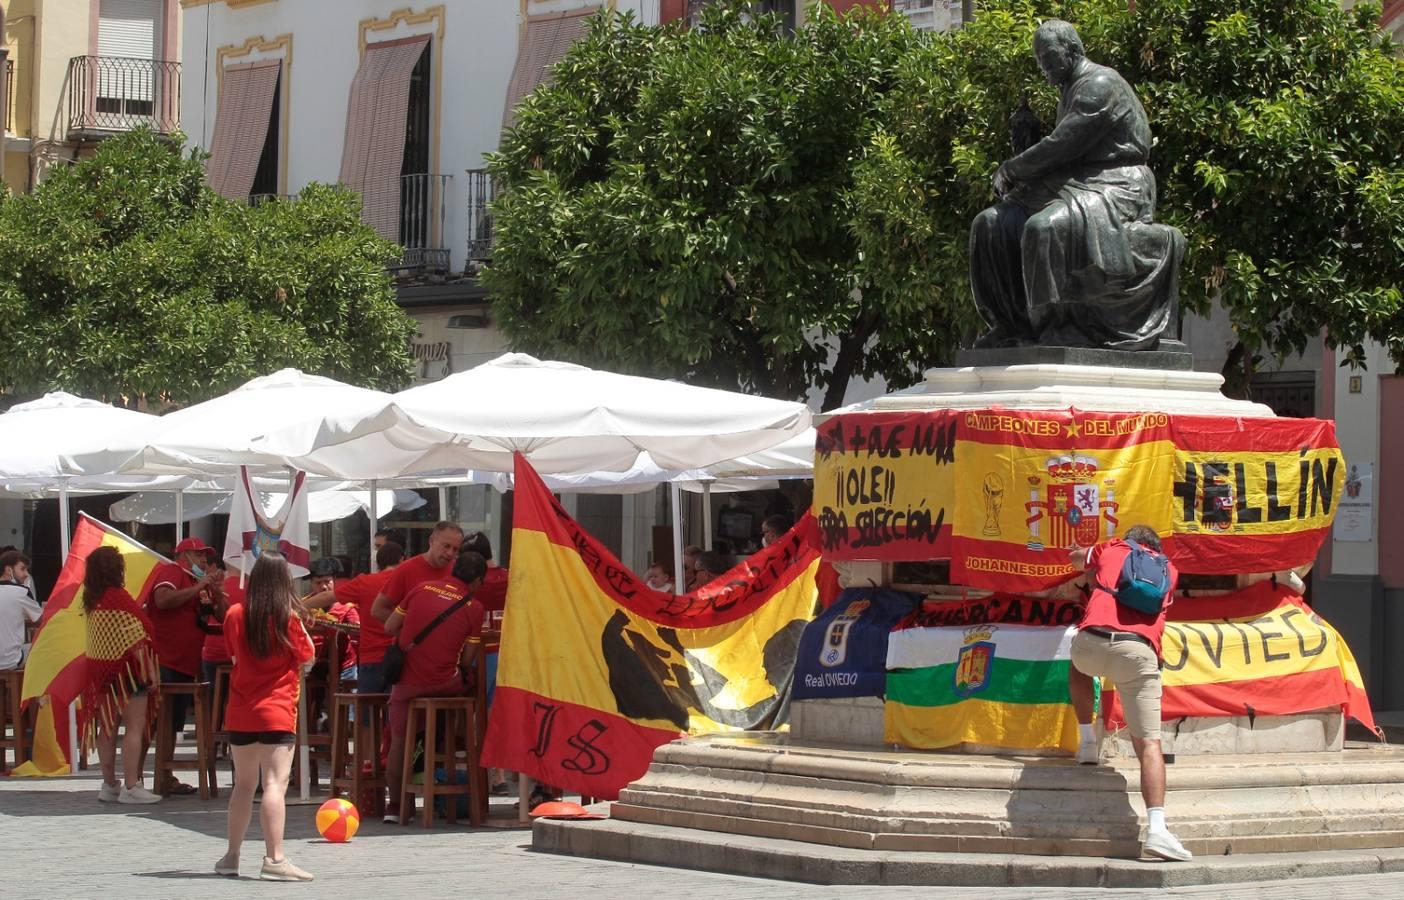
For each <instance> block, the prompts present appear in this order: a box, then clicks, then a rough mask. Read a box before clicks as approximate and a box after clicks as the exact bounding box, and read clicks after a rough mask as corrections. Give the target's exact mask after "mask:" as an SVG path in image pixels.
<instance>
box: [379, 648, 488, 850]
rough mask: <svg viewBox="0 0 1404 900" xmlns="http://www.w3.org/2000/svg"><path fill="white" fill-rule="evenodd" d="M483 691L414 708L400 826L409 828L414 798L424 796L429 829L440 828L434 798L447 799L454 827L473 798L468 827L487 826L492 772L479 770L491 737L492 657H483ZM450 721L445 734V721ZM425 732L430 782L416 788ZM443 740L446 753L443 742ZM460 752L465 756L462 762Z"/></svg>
mask: <svg viewBox="0 0 1404 900" xmlns="http://www.w3.org/2000/svg"><path fill="white" fill-rule="evenodd" d="M476 670H477V687H476V690H475V691H474V692H473V694H472V695H471V696H468V697H416V698H414V699H413V700H411V701H410V703H409V717H408V721H407V723H406V726H405V744H406V746H405V758H404V761H403V762H402V764H401V768H400V773H401V777H400V796H399V798H398V799H399V801H400V821H401V823H403V824H406V825H408V824H409V820H410V815H411V814H412V813H413V812H414V795H415V794H423V795H424V812H423V817H422V821H423V824H424V827H425V828H429V827H430V826H431V825H433V824H434V798H435V797H445V798H447V799H446V800H445V802H444V818H445V819H446V820H447V821H448V823H449V824H450V825H453V824H455V823H456V822H457V821H458V812H457V806H458V804H457V802H456V800H455V799H454V798H456V797H458V796H459V795H466V796H467V797H468V821H469V822H470V823H472V824H473V825H482V824H483V822H484V821H486V820H487V815H488V784H487V770H486V769H484V768H483V767H482V766H481V765H479V762H478V760H479V754H480V751H481V750H482V742H483V735H484V734H485V733H486V731H487V654H485V653H483V652H481V651H480V652H479V653H478V654H477V665H476ZM440 715H442V716H443V717H444V727H443V730H442V732H440V729H439V716H440ZM421 722H422V723H423V726H422V727H423V730H424V782H423V784H414V783H413V781H412V778H413V775H414V750H413V742H414V736H415V735H416V734H418V732H419V729H420V724H419V723H421ZM441 736H442V738H443V748H442V749H440V747H439V738H440V737H441ZM460 751H461V753H462V756H460ZM460 767H462V768H463V769H464V770H465V771H466V775H467V778H466V781H465V783H463V784H459V783H458V771H459V768H460ZM440 768H442V769H443V770H444V783H443V784H438V783H437V781H436V780H435V778H434V774H435V772H436V770H438V769H440Z"/></svg>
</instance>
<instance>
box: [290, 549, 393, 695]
mask: <svg viewBox="0 0 1404 900" xmlns="http://www.w3.org/2000/svg"><path fill="white" fill-rule="evenodd" d="M404 558H405V550H404V548H403V547H401V546H400V545H399V544H397V543H395V542H394V541H387V542H385V543H384V544H382V545H381V547H380V549H379V550H377V551H375V567H376V569H377V570H378V571H375V572H371V573H369V574H367V575H357V576H356V577H355V578H352V579H351V580H350V581H339V582H337V583H336V586H335V587H334V588H332V590H330V591H323V592H322V593H320V594H314V595H313V596H311V597H309V598H308V599H307V600H306V601H304V604H303V605H305V606H307V607H308V608H309V609H326V608H329V607H330V606H331V605H332V604H333V603H343V604H346V605H347V606H352V607H355V609H356V614H357V615H358V616H359V617H360V622H361V631H360V634H359V636H358V637H357V638H356V693H358V694H383V693H385V691H386V690H387V686H386V684H385V676H384V674H383V673H382V671H381V662H382V661H383V660H384V659H385V648H386V647H389V646H390V643H391V639H390V636H389V635H387V634H386V633H385V626H384V624H383V623H382V622H381V621H380V620H379V619H377V618H376V617H375V616H373V615H371V606H372V604H373V603H374V602H375V598H376V597H378V596H380V592H381V591H382V590H383V589H384V587H385V582H386V581H387V580H388V579H389V578H390V576H391V574H392V573H393V572H394V571H395V569H396V568H397V567H398V566H399V565H400V563H401V561H403V560H404Z"/></svg>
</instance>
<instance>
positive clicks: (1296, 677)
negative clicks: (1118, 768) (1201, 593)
mask: <svg viewBox="0 0 1404 900" xmlns="http://www.w3.org/2000/svg"><path fill="white" fill-rule="evenodd" d="M1168 619H1169V621H1168V622H1167V623H1166V625H1165V635H1164V638H1163V640H1162V642H1161V658H1162V659H1163V660H1164V661H1165V665H1164V668H1163V669H1162V670H1161V673H1160V676H1161V682H1162V684H1163V693H1162V697H1161V701H1160V709H1161V718H1162V719H1164V720H1166V721H1169V720H1171V719H1178V718H1180V717H1182V716H1287V715H1293V714H1296V713H1303V712H1311V711H1312V710H1318V709H1330V708H1339V709H1341V710H1342V711H1343V712H1344V713H1345V714H1346V715H1348V716H1350V717H1351V718H1353V719H1356V720H1358V721H1359V722H1361V723H1362V724H1363V725H1365V726H1366V727H1367V728H1369V729H1371V730H1374V729H1375V717H1374V715H1373V714H1372V713H1371V711H1370V700H1369V697H1367V696H1366V694H1365V682H1364V679H1363V678H1362V677H1361V675H1360V667H1359V666H1357V665H1356V663H1355V657H1354V656H1353V655H1352V654H1351V652H1350V648H1349V647H1347V646H1346V642H1345V640H1344V639H1343V638H1342V637H1341V636H1340V634H1339V633H1338V632H1337V631H1336V629H1334V628H1332V627H1331V625H1330V623H1328V622H1327V621H1326V620H1325V619H1323V618H1321V617H1320V616H1319V615H1317V614H1316V613H1314V612H1313V611H1312V610H1311V607H1309V606H1307V605H1306V603H1304V602H1303V601H1302V598H1301V596H1300V595H1298V594H1296V593H1294V592H1293V591H1291V590H1289V589H1288V588H1286V587H1278V586H1274V585H1273V584H1272V583H1271V582H1269V581H1263V582H1259V583H1257V584H1255V585H1252V586H1251V587H1247V588H1245V589H1243V590H1241V591H1236V592H1234V593H1232V594H1228V595H1223V596H1217V597H1196V598H1193V599H1183V598H1182V599H1177V600H1176V601H1175V603H1174V605H1172V606H1171V607H1170V612H1169V614H1168ZM1106 696H1107V698H1108V699H1107V702H1105V703H1104V704H1103V713H1104V716H1105V718H1106V721H1107V724H1108V725H1109V726H1115V727H1119V726H1120V725H1121V723H1122V721H1123V720H1122V718H1121V707H1120V705H1119V704H1118V703H1117V702H1116V692H1115V691H1110V692H1109V693H1108V694H1107V695H1106Z"/></svg>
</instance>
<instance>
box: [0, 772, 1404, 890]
mask: <svg viewBox="0 0 1404 900" xmlns="http://www.w3.org/2000/svg"><path fill="white" fill-rule="evenodd" d="M97 786H98V779H97V777H96V776H95V775H89V774H83V775H80V776H77V777H73V778H57V779H47V780H33V779H20V778H0V897H4V898H6V900H28V898H68V897H73V898H97V897H103V898H127V897H131V898H141V900H159V898H167V897H170V898H177V897H178V898H183V900H190V898H200V900H206V898H208V900H218V898H225V897H248V896H272V895H276V894H283V893H289V894H300V895H302V896H316V897H335V898H360V897H375V898H380V900H401V898H405V900H408V898H417V897H424V898H451V897H493V896H501V897H512V898H516V897H550V898H579V897H604V898H614V897H628V896H630V895H633V896H637V897H640V898H643V897H667V898H673V897H717V898H724V900H782V898H806V900H813V898H827V897H844V898H848V897H853V898H877V897H882V898H894V900H897V898H917V897H922V898H932V897H939V898H953V900H975V898H982V897H998V898H1001V900H1003V898H1009V900H1015V898H1030V900H1032V898H1048V900H1052V898H1059V900H1062V898H1072V897H1096V898H1122V897H1131V896H1147V897H1148V896H1168V897H1195V898H1205V900H1208V898H1216V900H1288V898H1292V900H1295V898H1330V900H1363V898H1370V900H1383V898H1390V897H1400V898H1404V875H1371V876H1356V877H1343V878H1336V879H1304V880H1303V879H1299V880H1286V881H1280V882H1272V883H1262V884H1244V885H1232V886H1222V887H1201V888H1178V889H1172V890H1164V891H1088V890H1082V889H1079V890H1072V889H1025V888H1020V889H1004V890H998V891H996V890H993V889H981V888H862V887H817V886H813V885H803V884H792V883H786V882H778V881H766V880H761V879H752V878H736V877H731V876H725V875H713V874H708V873H702V872H692V871H688V870H686V869H670V868H659V867H651V866H634V865H627V864H622V863H610V862H598V861H594V860H583V859H575V858H571V857H561V856H550V855H546V854H540V853H534V852H532V851H531V849H530V843H531V835H530V832H529V831H527V830H526V829H516V828H483V829H470V828H467V827H458V828H447V827H439V828H435V829H433V830H430V831H427V832H426V831H423V830H422V829H420V828H419V827H417V826H414V827H408V828H402V827H398V826H390V825H384V824H382V823H380V822H367V823H365V825H364V826H363V827H362V829H361V833H360V834H359V835H358V836H357V837H356V839H355V840H354V841H353V842H352V843H350V844H340V845H338V844H328V843H326V842H325V841H322V840H321V838H320V837H319V836H318V835H317V832H316V828H315V827H314V825H313V815H314V813H315V810H316V806H315V805H309V806H290V807H289V809H288V845H287V846H288V855H289V856H290V857H291V858H292V859H293V860H294V861H296V862H297V863H299V864H300V865H302V866H304V867H306V868H307V869H309V870H310V871H312V872H314V873H315V874H316V875H317V881H316V882H315V883H313V884H310V885H297V884H268V883H263V882H258V881H255V880H253V878H252V876H254V875H256V874H257V872H258V863H259V857H260V855H261V852H262V842H261V840H260V839H259V837H258V833H257V832H258V825H257V816H256V815H255V823H254V826H253V829H251V833H250V842H249V843H246V844H245V847H244V872H245V877H244V878H241V879H239V880H237V881H235V880H233V879H225V878H219V877H217V876H215V875H214V874H212V872H211V867H212V866H213V865H214V861H215V860H216V859H218V858H219V856H220V854H221V853H222V852H223V849H224V808H225V806H224V805H225V800H224V798H223V797H221V799H219V800H212V801H210V802H208V803H203V802H201V801H200V800H199V799H198V798H185V797H182V798H172V799H168V800H166V801H164V802H162V803H161V804H159V805H156V806H150V807H143V806H137V807H132V806H118V805H105V804H99V803H98V802H97V799H96V798H97ZM504 811H505V810H504ZM1291 862H1292V860H1291V858H1290V857H1284V859H1283V865H1284V866H1290V865H1291Z"/></svg>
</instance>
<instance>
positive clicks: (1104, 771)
mask: <svg viewBox="0 0 1404 900" xmlns="http://www.w3.org/2000/svg"><path fill="white" fill-rule="evenodd" d="M1113 762H1114V764H1112V765H1104V766H1095V767H1094V766H1078V765H1076V764H1075V763H1073V762H1072V761H1071V760H1067V759H1041V758H1024V759H1016V758H1010V757H993V756H990V757H979V756H972V755H966V754H932V753H910V752H909V753H903V752H891V753H888V752H881V751H873V750H856V751H855V750H842V749H836V748H829V747H818V746H806V745H802V744H796V743H791V742H788V741H786V740H785V739H783V738H778V737H777V738H772V739H769V740H756V739H749V740H736V739H726V738H694V739H689V740H685V741H679V742H675V743H673V744H670V745H668V746H666V747H662V748H660V749H659V750H658V751H657V753H656V754H655V757H654V763H653V765H652V766H651V767H650V769H649V771H648V773H647V774H645V776H644V777H643V778H641V779H640V780H639V781H637V782H635V783H634V784H632V785H630V786H629V787H628V788H626V789H625V790H624V791H623V792H622V793H621V795H620V798H619V802H617V803H615V804H614V806H613V808H612V816H613V817H614V818H615V819H616V820H619V821H627V822H636V823H639V824H644V825H650V826H669V827H673V828H677V829H687V830H692V831H699V832H715V833H720V834H733V835H746V836H749V837H763V838H773V839H786V840H799V841H804V842H808V843H812V844H821V845H826V846H831V847H845V848H850V849H855V850H881V851H906V852H935V853H940V852H967V853H1017V854H1028V855H1047V856H1066V855H1072V856H1100V857H1134V856H1136V855H1137V854H1138V853H1139V849H1140V843H1139V839H1140V822H1141V820H1142V818H1143V815H1144V808H1143V805H1142V804H1141V801H1140V795H1139V790H1138V786H1137V778H1138V771H1137V768H1136V765H1135V763H1134V761H1125V762H1123V761H1113ZM1167 807H1168V810H1169V813H1170V816H1171V819H1172V825H1173V828H1174V830H1175V831H1176V833H1177V834H1178V835H1179V836H1180V838H1181V839H1182V840H1183V841H1184V843H1185V845H1186V846H1187V847H1189V849H1190V850H1192V851H1193V852H1195V853H1197V854H1208V855H1213V856H1222V855H1225V854H1242V853H1260V852H1277V853H1285V852H1299V851H1302V850H1307V849H1311V850H1324V849H1337V850H1357V849H1362V848H1389V847H1404V751H1400V750H1393V749H1390V748H1385V747H1377V748H1372V749H1352V750H1348V751H1346V752H1344V753H1301V754H1275V755H1273V756H1271V757H1267V758H1264V757H1261V756H1220V757H1207V756H1206V757H1193V758H1186V759H1182V760H1181V761H1180V762H1179V763H1178V764H1176V765H1174V766H1171V767H1170V774H1169V797H1168V802H1167Z"/></svg>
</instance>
